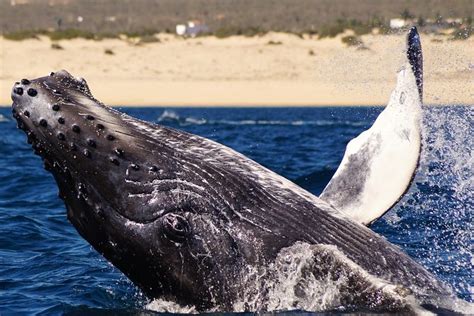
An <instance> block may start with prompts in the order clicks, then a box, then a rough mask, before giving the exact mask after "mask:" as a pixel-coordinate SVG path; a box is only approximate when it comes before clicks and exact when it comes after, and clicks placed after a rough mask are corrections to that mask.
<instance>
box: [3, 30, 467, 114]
mask: <svg viewBox="0 0 474 316" xmlns="http://www.w3.org/2000/svg"><path fill="white" fill-rule="evenodd" d="M349 35H350V34H349ZM343 36H347V34H343V35H340V36H338V37H335V38H325V39H315V38H311V37H309V38H306V37H305V38H300V37H297V36H295V35H292V34H286V33H268V34H266V35H264V36H256V37H244V36H232V37H229V38H225V39H218V38H215V37H197V38H190V39H182V38H178V37H175V36H172V35H169V34H157V35H156V38H157V42H152V43H146V44H142V45H137V44H136V43H134V42H131V41H127V40H123V39H104V40H101V41H94V40H85V39H73V40H61V41H57V42H54V41H51V40H50V39H49V38H47V37H40V38H39V39H29V40H23V41H11V40H6V39H4V38H3V37H0V106H8V105H9V104H11V101H10V89H11V87H12V86H13V83H14V82H15V81H18V80H19V79H21V78H29V79H31V78H36V77H40V76H45V75H47V74H49V72H51V71H58V70H60V69H66V70H68V71H69V72H70V73H71V74H73V75H75V76H80V77H84V78H85V79H86V80H87V82H88V85H89V87H90V89H91V91H92V94H93V95H94V97H95V98H97V99H98V100H99V101H101V102H103V103H105V104H107V105H110V106H118V107H120V106H122V107H125V106H127V107H128V106H140V107H142V106H146V107H150V106H156V107H263V106H266V107H289V106H311V107H321V106H356V105H363V106H384V105H386V104H387V102H388V100H389V98H390V93H391V92H392V90H393V89H394V87H395V83H396V73H397V71H398V70H399V68H400V66H401V65H402V62H403V54H404V53H403V50H404V46H405V35H375V34H369V35H363V36H361V37H360V38H361V40H362V42H363V45H364V46H363V47H362V46H361V47H348V46H347V45H345V44H344V43H343V42H342V41H341V38H342V37H343ZM54 45H57V46H56V48H53V46H54ZM422 46H423V53H424V64H425V65H424V66H425V67H424V69H425V73H424V78H425V80H424V101H425V103H426V104H433V105H444V104H459V105H462V104H465V105H472V104H474V93H473V92H472V91H474V50H472V49H470V47H473V46H474V38H472V37H471V38H469V39H467V40H463V41H448V40H446V37H443V36H442V35H439V36H438V35H424V34H423V35H422ZM57 47H60V48H57ZM18 60H20V61H21V62H18Z"/></svg>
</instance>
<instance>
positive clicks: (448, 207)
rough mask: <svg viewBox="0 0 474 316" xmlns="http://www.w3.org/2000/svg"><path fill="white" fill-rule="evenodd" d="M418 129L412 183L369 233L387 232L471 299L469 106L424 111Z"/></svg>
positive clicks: (472, 117)
mask: <svg viewBox="0 0 474 316" xmlns="http://www.w3.org/2000/svg"><path fill="white" fill-rule="evenodd" d="M422 129H423V135H424V138H423V144H422V153H421V159H420V163H419V168H418V171H417V174H416V177H415V179H414V183H413V185H412V187H411V188H410V190H409V192H408V193H407V194H406V195H405V196H404V197H403V198H402V200H401V201H400V202H399V203H398V204H397V205H396V206H395V207H394V209H393V210H392V211H391V212H390V213H389V214H388V215H387V216H386V217H385V218H384V219H383V220H382V221H380V222H379V223H376V224H375V225H374V227H373V229H374V230H375V231H385V232H387V230H389V231H391V232H392V233H393V235H392V236H391V238H390V239H391V241H392V242H395V243H397V244H401V245H402V246H403V248H404V249H405V250H406V251H407V252H408V253H409V254H410V255H411V256H412V257H414V258H415V259H416V260H418V261H419V262H420V263H422V264H423V265H424V266H425V267H427V268H428V270H430V271H431V272H433V273H434V274H436V275H437V276H438V277H439V278H441V279H443V280H446V281H450V282H449V283H451V284H452V285H453V287H454V288H455V290H456V292H457V293H458V294H459V295H460V296H461V297H462V298H464V299H467V300H471V301H472V300H474V292H473V288H472V286H471V285H470V284H472V282H473V278H472V275H473V271H474V269H473V267H474V259H473V254H472V249H471V248H472V231H473V230H474V223H473V221H472V218H473V216H474V199H473V197H474V196H473V195H474V184H473V181H474V174H473V172H474V171H473V170H474V168H473V166H474V160H473V149H474V138H473V137H472V135H474V108H473V107H457V106H450V107H427V108H425V111H424V119H423V127H422ZM453 281H454V282H453Z"/></svg>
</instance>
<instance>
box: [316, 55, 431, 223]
mask: <svg viewBox="0 0 474 316" xmlns="http://www.w3.org/2000/svg"><path fill="white" fill-rule="evenodd" d="M421 111H422V110H421V100H420V93H419V90H418V86H417V82H416V79H415V75H414V73H413V70H412V67H411V66H410V64H409V63H408V62H407V63H406V65H405V66H404V67H403V68H402V69H401V70H400V71H399V73H398V77H397V86H396V88H395V90H394V91H393V92H392V94H391V97H390V101H389V103H388V105H387V107H386V108H385V110H384V111H383V112H382V113H381V114H380V115H379V116H378V118H377V120H376V121H375V123H374V124H373V125H372V127H371V128H370V129H368V130H366V131H364V132H362V133H361V134H360V135H359V136H357V137H356V138H354V139H353V140H351V141H350V142H349V144H348V145H347V148H346V152H345V154H344V157H343V159H342V162H341V164H340V165H339V168H338V169H337V171H336V173H335V174H334V176H333V178H332V179H331V181H330V182H329V184H328V185H327V186H326V188H325V189H324V191H323V193H322V194H321V196H320V198H321V199H322V200H324V201H326V202H328V203H330V204H331V205H332V206H334V207H335V208H337V209H339V210H340V211H343V212H344V213H346V214H347V215H348V216H349V217H351V218H352V219H354V220H356V221H357V222H359V223H362V224H365V225H367V224H370V223H371V222H373V221H374V220H376V219H377V218H379V217H380V216H382V215H383V214H384V213H385V212H386V211H387V210H388V209H390V208H391V207H392V206H393V205H394V204H395V203H396V202H397V201H398V199H399V198H400V197H401V196H402V195H403V193H404V192H405V191H406V190H407V188H408V186H409V185H410V182H411V179H412V177H413V174H414V172H415V170H416V167H417V165H418V159H419V155H420V149H421V148H420V147H421V131H420V119H421Z"/></svg>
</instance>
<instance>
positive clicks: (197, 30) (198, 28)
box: [176, 21, 209, 37]
mask: <svg viewBox="0 0 474 316" xmlns="http://www.w3.org/2000/svg"><path fill="white" fill-rule="evenodd" d="M208 31H209V28H208V27H207V25H206V24H204V23H202V22H200V21H188V23H187V24H177V25H176V34H177V35H179V36H190V37H196V36H198V35H199V34H201V33H206V32H208Z"/></svg>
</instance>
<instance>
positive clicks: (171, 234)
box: [163, 213, 191, 243]
mask: <svg viewBox="0 0 474 316" xmlns="http://www.w3.org/2000/svg"><path fill="white" fill-rule="evenodd" d="M163 229H164V234H165V236H166V237H167V238H168V239H170V240H172V241H174V242H178V243H182V242H183V241H184V240H185V239H186V237H187V236H188V235H189V234H190V232H191V228H190V226H189V223H188V220H187V219H186V218H184V217H183V216H180V215H176V214H173V213H168V214H166V215H165V216H164V218H163Z"/></svg>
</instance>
